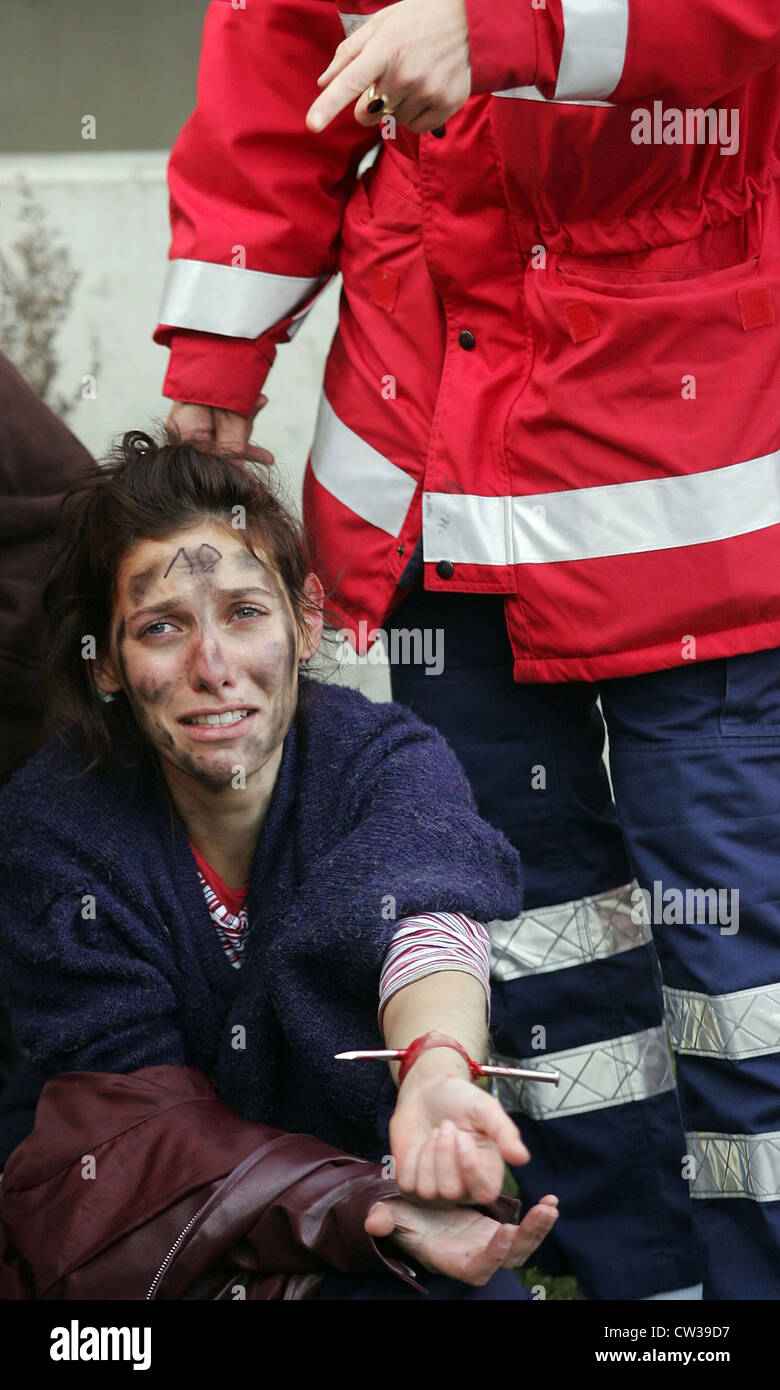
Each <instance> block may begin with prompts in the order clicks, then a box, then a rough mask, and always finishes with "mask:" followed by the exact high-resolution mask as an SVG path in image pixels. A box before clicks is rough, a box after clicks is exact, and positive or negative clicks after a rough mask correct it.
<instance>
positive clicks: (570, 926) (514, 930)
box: [487, 883, 652, 980]
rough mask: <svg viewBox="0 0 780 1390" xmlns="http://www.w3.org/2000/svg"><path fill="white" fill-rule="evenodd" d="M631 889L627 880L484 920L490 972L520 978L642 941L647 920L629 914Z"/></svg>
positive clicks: (646, 932) (597, 957)
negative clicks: (587, 894) (507, 916)
mask: <svg viewBox="0 0 780 1390" xmlns="http://www.w3.org/2000/svg"><path fill="white" fill-rule="evenodd" d="M635 888H636V884H635V883H627V884H625V885H623V887H621V888H615V889H613V890H612V891H611V892H607V893H597V894H595V895H594V896H593V897H591V898H579V899H574V900H573V901H571V902H567V903H553V904H552V905H551V906H550V907H535V908H532V909H531V910H530V911H528V912H524V913H523V914H522V916H521V917H515V918H514V919H513V920H511V921H495V922H488V924H487V925H488V930H489V932H490V940H491V943H492V951H491V959H490V973H491V975H492V976H493V978H494V979H495V980H519V979H521V978H522V977H523V976H524V975H541V974H544V972H545V971H548V970H565V969H567V968H568V967H569V966H572V965H584V964H585V963H586V962H587V961H594V960H604V959H606V958H608V957H609V956H617V955H620V954H621V953H622V952H623V951H633V950H634V949H635V948H636V947H637V946H644V945H646V943H647V942H648V941H650V940H651V939H652V932H651V930H650V927H649V925H647V924H646V923H644V922H642V921H641V920H639V921H633V920H632V917H631V911H632V903H631V895H632V893H633V891H634V889H635Z"/></svg>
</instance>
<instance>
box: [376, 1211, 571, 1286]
mask: <svg viewBox="0 0 780 1390" xmlns="http://www.w3.org/2000/svg"><path fill="white" fill-rule="evenodd" d="M557 1204H558V1198H557V1197H554V1196H552V1195H550V1196H547V1197H542V1199H541V1201H540V1202H538V1203H537V1205H536V1206H535V1207H531V1209H530V1211H527V1212H526V1214H525V1216H524V1217H523V1219H522V1221H521V1222H520V1225H519V1226H508V1225H502V1224H501V1223H500V1222H498V1221H494V1220H493V1219H492V1217H489V1216H482V1215H481V1214H480V1212H477V1211H470V1210H469V1209H468V1208H466V1207H450V1208H446V1209H436V1208H434V1207H427V1206H426V1207H421V1206H415V1205H414V1204H413V1203H412V1202H407V1201H405V1200H404V1198H402V1197H391V1198H389V1200H387V1201H384V1202H376V1203H375V1204H374V1206H373V1207H372V1208H371V1210H370V1212H369V1213H368V1216H367V1217H366V1222H365V1227H366V1230H367V1231H368V1233H369V1235H372V1236H390V1237H391V1238H392V1240H393V1242H394V1243H395V1244H396V1245H397V1246H399V1248H400V1249H401V1250H402V1251H403V1252H404V1254H406V1255H410V1256H411V1257H412V1258H413V1259H415V1260H417V1261H418V1263H419V1264H421V1265H423V1266H424V1267H425V1268H426V1269H429V1270H431V1271H433V1273H436V1274H446V1275H448V1276H449V1278H450V1279H460V1280H461V1281H462V1282H463V1283H464V1284H476V1285H481V1284H486V1283H487V1281H488V1279H490V1278H492V1276H493V1275H494V1274H495V1272H496V1270H498V1269H514V1268H516V1267H517V1266H518V1265H521V1264H524V1263H525V1261H526V1260H528V1259H530V1257H531V1255H532V1254H533V1252H534V1250H536V1249H537V1247H538V1246H539V1245H541V1243H542V1241H543V1240H544V1238H545V1236H546V1235H547V1234H548V1232H549V1231H550V1230H552V1227H553V1226H554V1224H555V1221H556V1219H557V1216H558V1205H557Z"/></svg>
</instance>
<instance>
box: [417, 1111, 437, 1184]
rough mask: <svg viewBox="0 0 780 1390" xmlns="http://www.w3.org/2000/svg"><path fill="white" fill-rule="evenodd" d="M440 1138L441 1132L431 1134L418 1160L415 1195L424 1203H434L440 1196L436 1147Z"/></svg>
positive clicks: (434, 1131)
mask: <svg viewBox="0 0 780 1390" xmlns="http://www.w3.org/2000/svg"><path fill="white" fill-rule="evenodd" d="M438 1137H439V1130H438V1128H437V1129H434V1130H432V1132H431V1133H430V1134H429V1136H428V1138H427V1139H426V1141H425V1143H424V1144H423V1146H422V1148H421V1149H420V1153H419V1156H418V1159H417V1176H416V1181H415V1188H414V1190H415V1193H416V1195H417V1196H418V1197H421V1198H422V1200H423V1201H424V1202H433V1201H435V1200H436V1198H437V1197H438V1196H439V1192H438V1188H437V1183H436V1147H437V1141H438Z"/></svg>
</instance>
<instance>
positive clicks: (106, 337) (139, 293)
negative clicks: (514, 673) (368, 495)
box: [0, 151, 389, 699]
mask: <svg viewBox="0 0 780 1390" xmlns="http://www.w3.org/2000/svg"><path fill="white" fill-rule="evenodd" d="M166 162H167V155H166V154H165V153H164V152H161V151H151V152H143V151H141V152H138V153H125V152H112V153H100V152H98V151H91V152H84V153H81V152H79V153H76V154H60V155H20V156H16V155H5V156H0V249H1V250H2V252H3V254H4V255H5V256H6V257H8V258H9V259H13V257H14V252H13V249H12V248H13V244H14V242H16V241H17V240H18V239H19V236H20V235H22V234H23V230H24V228H23V226H22V224H21V223H20V222H19V220H18V214H19V208H20V201H21V193H20V188H19V182H18V180H19V177H20V175H21V176H23V178H24V179H25V180H26V183H27V185H28V186H29V188H30V190H31V191H32V193H33V195H34V196H35V198H36V199H37V201H38V202H39V203H41V204H42V206H43V207H44V208H45V210H46V226H47V230H48V234H49V235H52V236H53V237H54V238H55V239H56V240H58V241H59V242H60V243H62V244H64V245H65V246H66V247H67V249H68V252H69V254H70V258H71V260H72V263H73V266H74V268H75V269H76V270H78V271H79V272H80V279H79V282H78V284H77V285H76V288H75V291H74V295H73V303H72V307H71V310H70V313H69V315H68V318H67V320H66V322H65V323H64V325H63V327H62V329H61V330H60V332H59V334H58V336H57V339H56V344H57V348H58V353H59V357H60V360H61V367H60V371H59V373H58V377H57V380H56V383H55V386H56V389H57V390H58V392H60V393H61V394H63V395H65V396H67V397H68V398H69V399H74V400H75V401H76V402H77V404H76V405H75V408H74V410H73V412H72V414H71V415H69V417H68V421H67V423H68V425H69V427H70V428H71V429H72V430H73V432H74V434H76V435H78V437H79V439H81V440H82V442H83V443H84V444H85V445H86V447H87V448H88V449H89V450H90V452H91V453H93V454H94V455H95V456H97V457H99V456H100V454H101V453H103V452H104V451H105V449H106V447H107V445H108V443H109V442H110V440H111V439H112V438H113V437H115V436H116V435H117V434H121V433H122V432H123V431H124V430H127V429H148V428H149V426H150V425H152V424H153V423H154V421H155V420H159V419H164V418H165V416H166V414H167V412H168V408H169V404H170V403H169V402H168V401H167V400H166V399H165V398H164V397H163V396H162V395H161V386H162V381H163V377H164V374H165V368H166V365H167V358H168V354H167V351H166V349H164V348H161V347H158V346H157V344H155V343H153V342H152V339H151V334H152V332H153V330H154V328H155V326H156V323H157V312H158V308H159V303H160V296H161V292H162V284H163V279H164V276H165V270H166V263H167V256H168V242H169V228H168V200H167V188H166V183H165V166H166ZM338 293H339V287H338V283H337V282H334V283H333V284H331V285H329V286H328V288H327V290H326V291H325V292H324V294H323V295H322V296H321V297H320V299H319V300H318V301H317V303H316V305H315V307H314V309H313V310H312V312H311V314H310V315H309V317H308V318H307V319H306V320H305V322H304V323H303V326H302V327H301V329H300V330H299V332H298V333H297V334H296V336H295V338H294V340H293V342H292V343H289V344H286V345H285V346H284V347H283V348H282V349H281V350H280V352H279V353H278V355H277V359H276V363H275V365H274V368H273V370H272V373H271V376H270V378H269V381H268V385H267V387H266V394H267V395H268V397H269V403H268V405H267V406H266V407H265V408H264V410H263V411H262V412H261V414H260V415H258V417H257V420H256V421H255V433H254V438H255V440H256V442H258V443H260V444H262V445H264V446H265V447H266V448H269V449H271V451H272V452H273V453H274V455H275V457H276V461H277V463H278V465H279V467H280V468H281V470H282V476H283V479H284V483H285V487H286V489H287V491H288V493H289V496H290V500H292V502H293V503H294V505H295V506H296V507H298V505H299V502H300V495H301V483H302V478H303V470H304V467H305V464H306V457H307V454H308V450H309V447H310V443H311V438H312V435H313V432H314V422H315V418H316V413H317V404H318V399H319V391H320V385H321V382H322V374H323V369H324V363H325V357H326V355H327V351H328V347H329V345H330V341H331V337H332V335H333V330H334V327H335V323H336V315H337V307H338ZM93 342H94V350H93ZM0 346H1V345H0ZM95 351H96V356H97V360H98V363H99V365H98V368H97V371H96V373H95V376H96V396H95V399H94V400H92V399H82V398H81V391H82V377H83V376H85V375H87V374H91V373H92V372H93V369H94V360H95ZM344 677H345V679H347V680H349V682H350V683H356V684H359V685H360V687H361V688H362V689H364V690H366V693H367V694H371V695H372V696H373V697H374V698H378V699H386V698H388V695H389V684H388V681H387V675H386V671H385V670H384V669H383V668H381V667H378V666H374V665H371V666H368V665H366V666H351V667H345V668H344Z"/></svg>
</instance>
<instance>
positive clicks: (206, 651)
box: [189, 632, 228, 684]
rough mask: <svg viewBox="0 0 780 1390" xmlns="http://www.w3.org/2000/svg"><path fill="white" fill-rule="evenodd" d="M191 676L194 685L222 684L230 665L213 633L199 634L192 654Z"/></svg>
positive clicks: (190, 663) (194, 642)
mask: <svg viewBox="0 0 780 1390" xmlns="http://www.w3.org/2000/svg"><path fill="white" fill-rule="evenodd" d="M189 674H190V678H191V680H192V681H193V683H198V684H204V683H205V684H214V683H219V684H222V683H223V682H224V680H225V679H226V677H227V675H228V663H227V659H226V656H225V652H224V650H223V647H222V643H221V642H220V641H219V638H218V637H217V636H216V634H215V633H213V632H203V633H198V635H197V636H196V637H195V639H194V641H193V645H192V648H191V652H190V662H189Z"/></svg>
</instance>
